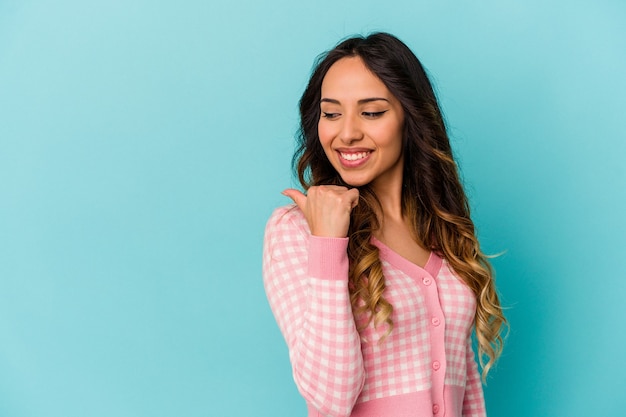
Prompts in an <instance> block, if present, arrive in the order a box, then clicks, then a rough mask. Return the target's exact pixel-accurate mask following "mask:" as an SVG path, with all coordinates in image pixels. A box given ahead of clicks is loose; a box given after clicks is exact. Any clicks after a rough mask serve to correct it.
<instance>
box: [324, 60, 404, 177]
mask: <svg viewBox="0 0 626 417" xmlns="http://www.w3.org/2000/svg"><path fill="white" fill-rule="evenodd" d="M320 107H321V117H320V120H319V123H318V127H317V129H318V134H319V138H320V143H321V144H322V147H323V148H324V152H325V153H326V156H327V157H328V160H329V161H330V163H331V164H332V166H333V167H334V168H335V170H336V171H337V172H338V173H339V175H340V176H341V178H342V179H343V181H345V182H346V183H347V184H349V185H351V186H354V187H358V186H362V185H366V184H370V183H371V184H372V186H373V187H375V188H379V187H385V188H387V187H394V186H396V187H401V185H402V168H403V157H402V131H403V123H404V111H403V110H402V106H401V104H400V102H399V101H398V100H397V99H396V98H395V97H394V96H393V95H392V94H391V93H390V92H389V90H388V89H387V87H386V86H385V84H384V83H383V82H382V81H381V80H380V78H378V77H377V76H376V75H374V74H373V73H372V72H371V71H370V70H369V69H368V68H367V67H366V66H365V64H364V63H363V61H362V60H361V58H359V57H349V58H342V59H340V60H339V61H337V62H336V63H334V64H333V65H332V66H331V67H330V69H329V70H328V72H327V73H326V76H325V77H324V80H323V82H322V98H321V100H320Z"/></svg>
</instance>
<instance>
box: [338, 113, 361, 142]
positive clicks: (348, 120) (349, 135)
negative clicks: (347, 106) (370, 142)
mask: <svg viewBox="0 0 626 417" xmlns="http://www.w3.org/2000/svg"><path fill="white" fill-rule="evenodd" d="M361 128H362V126H361V121H360V120H359V118H358V116H356V115H345V116H344V117H343V119H342V125H341V130H340V131H339V139H341V141H342V142H343V143H345V144H347V145H349V144H351V143H353V142H355V141H358V140H361V139H363V130H362V129H361Z"/></svg>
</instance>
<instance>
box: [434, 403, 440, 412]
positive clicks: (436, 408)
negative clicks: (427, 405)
mask: <svg viewBox="0 0 626 417" xmlns="http://www.w3.org/2000/svg"><path fill="white" fill-rule="evenodd" d="M438 412H439V404H433V414H437V413H438Z"/></svg>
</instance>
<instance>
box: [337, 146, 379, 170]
mask: <svg viewBox="0 0 626 417" xmlns="http://www.w3.org/2000/svg"><path fill="white" fill-rule="evenodd" d="M335 151H336V152H337V158H338V159H339V163H340V164H341V165H342V166H343V167H345V168H358V167H360V166H362V165H364V164H365V163H366V162H367V161H369V159H370V158H371V156H372V152H373V151H372V150H371V149H365V148H350V149H346V148H340V149H335ZM342 154H343V155H346V154H347V155H356V156H360V158H358V159H345V158H344V157H343V156H342ZM363 154H365V155H363Z"/></svg>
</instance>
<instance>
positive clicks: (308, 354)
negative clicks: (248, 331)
mask: <svg viewBox="0 0 626 417" xmlns="http://www.w3.org/2000/svg"><path fill="white" fill-rule="evenodd" d="M372 243H373V244H374V245H376V246H377V247H378V248H379V249H380V259H381V261H382V264H383V273H384V275H385V282H386V285H387V289H386V290H385V297H386V299H387V300H388V301H389V302H390V303H391V304H392V305H393V308H394V310H393V322H394V328H393V331H392V332H391V334H390V335H389V336H388V338H387V339H386V340H385V341H383V342H382V343H378V339H379V337H380V335H381V334H382V332H384V326H381V327H383V328H381V329H378V330H376V329H374V326H373V325H370V326H369V327H368V328H367V329H365V330H364V331H363V332H361V334H359V332H358V331H357V330H356V325H355V321H354V316H353V314H352V309H351V306H350V298H349V294H348V285H347V282H348V257H347V253H346V249H347V245H348V238H322V237H316V236H312V235H311V234H310V232H309V228H308V225H307V223H306V220H305V218H304V215H303V214H302V212H301V211H300V210H299V209H298V208H296V207H295V206H293V205H291V206H286V207H281V208H278V209H277V210H276V211H274V213H273V214H272V216H271V218H270V219H269V222H268V223H267V227H266V230H265V243H264V253H263V276H264V283H265V291H266V293H267V297H268V300H269V303H270V307H271V309H272V311H273V313H274V316H275V317H276V321H277V323H278V326H279V327H280V330H281V331H282V333H283V335H284V337H285V340H286V342H287V345H288V347H289V357H290V360H291V364H292V367H293V376H294V379H295V382H296V385H297V386H298V389H299V391H300V393H301V394H302V395H303V396H304V398H305V400H306V402H307V406H308V410H309V414H308V415H309V417H318V416H333V417H340V416H352V417H423V416H429V417H432V416H435V417H441V416H445V417H457V416H458V417H460V416H485V405H484V400H483V391H482V386H481V382H480V378H479V374H478V370H477V365H476V362H475V360H474V353H473V352H472V347H471V338H470V335H471V331H472V324H473V319H474V313H475V309H476V300H475V297H474V295H473V293H472V291H471V290H470V289H469V288H468V287H467V286H466V285H465V284H464V283H463V282H462V281H461V280H460V279H459V278H458V277H457V276H456V275H455V273H454V272H453V271H452V269H451V268H450V267H449V266H448V264H447V262H446V261H444V260H442V259H441V258H440V257H438V256H436V255H434V254H432V255H431V256H430V258H429V260H428V263H427V264H426V265H425V267H424V268H423V269H422V268H420V267H418V266H417V265H415V264H413V263H411V262H409V261H408V260H406V259H405V258H402V257H401V256H400V255H398V254H397V253H395V252H393V251H392V250H391V249H389V248H388V247H387V246H385V245H384V244H382V243H381V242H380V241H378V240H376V239H372Z"/></svg>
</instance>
